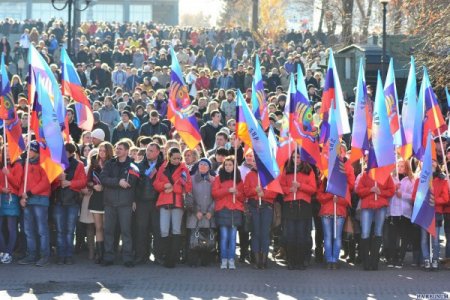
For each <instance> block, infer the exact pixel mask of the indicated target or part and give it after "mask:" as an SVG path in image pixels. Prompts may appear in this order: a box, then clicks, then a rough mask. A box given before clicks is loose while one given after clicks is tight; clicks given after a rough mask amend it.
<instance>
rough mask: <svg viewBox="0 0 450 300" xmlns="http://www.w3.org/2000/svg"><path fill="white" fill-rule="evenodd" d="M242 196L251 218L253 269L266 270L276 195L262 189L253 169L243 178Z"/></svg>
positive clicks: (256, 173) (256, 172)
mask: <svg viewBox="0 0 450 300" xmlns="http://www.w3.org/2000/svg"><path fill="white" fill-rule="evenodd" d="M244 194H245V197H246V198H247V203H248V207H249V209H250V213H251V216H252V225H253V226H252V239H251V244H252V251H253V255H254V257H255V268H258V269H265V268H267V256H268V255H269V245H270V226H271V225H272V219H273V201H274V200H275V198H276V197H277V195H278V194H277V193H276V192H273V191H269V190H267V188H265V189H263V188H262V187H261V183H260V180H259V179H258V171H257V170H256V167H255V168H253V169H252V170H251V171H250V172H249V173H248V174H247V176H246V177H245V181H244Z"/></svg>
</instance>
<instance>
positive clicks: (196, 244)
mask: <svg viewBox="0 0 450 300" xmlns="http://www.w3.org/2000/svg"><path fill="white" fill-rule="evenodd" d="M210 224H211V223H210ZM189 249H190V250H194V251H208V252H213V251H214V250H215V249H216V233H215V231H214V230H213V229H212V228H211V227H209V228H199V227H198V220H197V226H195V229H193V230H192V232H191V236H190V239H189Z"/></svg>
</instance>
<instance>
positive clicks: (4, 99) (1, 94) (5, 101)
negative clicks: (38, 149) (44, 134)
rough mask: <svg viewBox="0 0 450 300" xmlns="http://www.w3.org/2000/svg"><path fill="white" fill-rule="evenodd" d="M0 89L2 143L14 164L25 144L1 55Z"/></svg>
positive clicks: (3, 59) (3, 58)
mask: <svg viewBox="0 0 450 300" xmlns="http://www.w3.org/2000/svg"><path fill="white" fill-rule="evenodd" d="M0 88H1V90H0V119H2V120H3V125H4V129H3V130H4V131H5V133H6V141H3V142H4V143H8V153H9V159H10V161H11V162H14V161H16V160H17V159H18V158H19V157H20V154H21V153H22V152H23V151H24V150H25V143H24V141H23V137H22V126H21V122H20V119H19V117H18V116H17V113H16V110H15V108H14V99H13V95H12V92H11V84H10V81H9V78H8V73H7V71H6V66H5V55H4V54H3V53H2V58H1V77H0ZM5 159H6V158H5Z"/></svg>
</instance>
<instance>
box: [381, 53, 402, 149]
mask: <svg viewBox="0 0 450 300" xmlns="http://www.w3.org/2000/svg"><path fill="white" fill-rule="evenodd" d="M384 97H385V101H386V108H387V114H388V118H389V127H390V128H391V134H392V135H393V136H394V144H395V145H397V146H401V139H400V122H399V112H398V96H397V87H396V85H395V73H394V60H393V59H392V58H391V60H390V62H389V68H388V72H387V75H386V82H385V83H384Z"/></svg>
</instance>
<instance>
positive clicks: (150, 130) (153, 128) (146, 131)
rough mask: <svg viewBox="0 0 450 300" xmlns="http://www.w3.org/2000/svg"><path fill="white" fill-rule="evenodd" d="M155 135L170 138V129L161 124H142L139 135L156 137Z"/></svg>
mask: <svg viewBox="0 0 450 300" xmlns="http://www.w3.org/2000/svg"><path fill="white" fill-rule="evenodd" d="M155 134H159V135H164V136H166V137H169V128H168V127H167V126H166V125H165V124H163V123H161V122H159V123H158V124H156V125H153V124H152V123H150V122H147V123H144V124H142V126H141V129H140V131H139V135H145V136H154V135H155Z"/></svg>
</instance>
